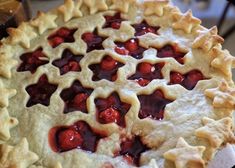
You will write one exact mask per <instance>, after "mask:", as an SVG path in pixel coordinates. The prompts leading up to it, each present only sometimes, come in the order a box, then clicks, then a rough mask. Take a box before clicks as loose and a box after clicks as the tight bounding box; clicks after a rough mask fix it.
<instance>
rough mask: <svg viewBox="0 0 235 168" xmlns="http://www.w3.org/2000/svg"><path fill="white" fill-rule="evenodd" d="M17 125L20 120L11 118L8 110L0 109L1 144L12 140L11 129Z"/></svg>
mask: <svg viewBox="0 0 235 168" xmlns="http://www.w3.org/2000/svg"><path fill="white" fill-rule="evenodd" d="M17 124H18V120H17V119H16V118H13V117H10V116H9V113H8V111H7V109H6V108H1V109H0V144H1V142H3V141H7V140H9V139H10V129H11V128H13V127H15V126H16V125H17Z"/></svg>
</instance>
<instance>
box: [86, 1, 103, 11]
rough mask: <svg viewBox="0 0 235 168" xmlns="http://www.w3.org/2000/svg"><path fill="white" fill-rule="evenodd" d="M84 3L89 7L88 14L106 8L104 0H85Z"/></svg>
mask: <svg viewBox="0 0 235 168" xmlns="http://www.w3.org/2000/svg"><path fill="white" fill-rule="evenodd" d="M84 3H85V4H86V5H87V6H88V7H89V8H90V14H94V13H96V12H98V11H103V10H107V9H108V6H107V4H106V3H105V0H86V1H84Z"/></svg>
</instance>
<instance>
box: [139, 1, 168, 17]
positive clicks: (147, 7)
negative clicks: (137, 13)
mask: <svg viewBox="0 0 235 168" xmlns="http://www.w3.org/2000/svg"><path fill="white" fill-rule="evenodd" d="M168 4H169V0H146V1H144V3H143V6H144V15H146V16H149V15H157V16H162V15H163V12H164V7H165V6H167V5H168Z"/></svg>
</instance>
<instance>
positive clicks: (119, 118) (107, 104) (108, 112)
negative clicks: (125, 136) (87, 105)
mask: <svg viewBox="0 0 235 168" xmlns="http://www.w3.org/2000/svg"><path fill="white" fill-rule="evenodd" d="M95 104H96V109H97V120H98V121H99V122H100V123H102V124H108V123H116V124H117V125H119V126H121V127H125V125H126V124H125V115H126V113H127V112H128V111H129V109H130V107H131V106H130V104H127V103H123V102H121V100H120V98H119V96H118V94H117V93H112V94H111V95H110V96H109V97H108V98H97V99H95Z"/></svg>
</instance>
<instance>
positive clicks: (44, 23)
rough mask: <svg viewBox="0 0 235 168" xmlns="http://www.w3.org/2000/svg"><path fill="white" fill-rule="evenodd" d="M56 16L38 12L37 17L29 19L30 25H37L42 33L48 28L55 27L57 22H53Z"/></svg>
mask: <svg viewBox="0 0 235 168" xmlns="http://www.w3.org/2000/svg"><path fill="white" fill-rule="evenodd" d="M56 18H57V16H56V15H53V14H49V13H47V14H45V13H43V12H38V16H37V18H36V19H35V20H33V21H31V25H32V26H35V27H38V30H39V33H40V34H42V33H44V32H45V31H46V30H48V29H53V28H56V27H57V24H56V23H55V20H56Z"/></svg>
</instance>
